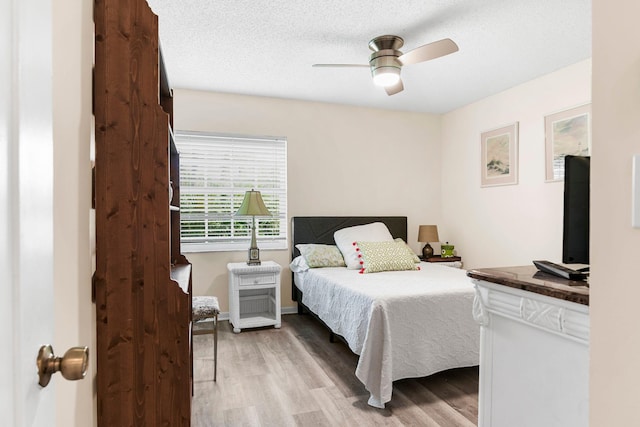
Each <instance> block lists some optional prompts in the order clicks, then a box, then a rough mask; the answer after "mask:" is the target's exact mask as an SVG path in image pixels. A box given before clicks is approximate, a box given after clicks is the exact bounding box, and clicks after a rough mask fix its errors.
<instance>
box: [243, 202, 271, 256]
mask: <svg viewBox="0 0 640 427" xmlns="http://www.w3.org/2000/svg"><path fill="white" fill-rule="evenodd" d="M235 216H251V217H252V219H253V222H252V224H251V247H250V248H249V259H248V260H247V265H260V249H258V245H257V243H256V216H271V212H269V209H267V207H266V206H265V205H264V201H262V195H261V194H260V192H259V191H255V190H253V189H251V191H247V192H246V193H244V200H243V201H242V205H240V209H238V212H236V215H235Z"/></svg>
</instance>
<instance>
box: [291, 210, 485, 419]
mask: <svg viewBox="0 0 640 427" xmlns="http://www.w3.org/2000/svg"><path fill="white" fill-rule="evenodd" d="M374 222H382V223H383V224H385V225H386V226H387V228H388V230H389V232H390V233H391V235H392V236H393V238H400V239H402V240H404V241H405V242H406V241H407V218H406V217H395V216H394V217H389V216H383V217H369V216H367V217H294V218H292V233H293V234H292V243H293V244H292V272H293V273H292V274H293V280H292V298H293V300H294V301H297V302H298V313H303V312H304V311H308V312H310V313H311V314H313V315H314V316H316V317H317V318H318V319H319V320H321V321H322V322H323V323H324V324H325V325H326V326H327V327H328V328H329V329H330V331H331V332H332V333H334V334H337V335H339V336H340V337H342V338H343V339H344V340H345V342H346V343H347V345H348V346H349V348H350V349H351V350H352V351H353V352H354V353H355V354H357V355H359V359H358V365H357V367H356V372H355V374H356V376H357V378H358V379H359V380H360V381H361V382H362V383H363V384H364V386H365V387H366V389H367V390H368V391H369V393H370V398H369V401H368V403H369V405H371V406H374V407H377V408H384V407H385V403H387V402H389V401H390V400H391V395H392V389H393V381H395V380H399V379H402V378H415V377H424V376H428V375H431V374H434V373H436V372H440V371H444V370H447V369H452V368H459V367H467V366H475V365H478V358H479V338H480V329H479V326H478V324H477V323H476V322H475V321H474V320H473V316H472V307H473V300H474V288H473V284H472V283H471V281H470V280H469V278H468V277H467V276H466V272H465V271H464V270H461V269H456V268H451V267H447V266H443V265H438V264H437V263H426V262H421V263H420V264H416V265H417V266H419V269H418V270H409V271H384V272H377V273H375V274H361V272H360V271H358V270H354V269H347V268H346V267H324V268H306V269H302V271H301V270H300V269H299V268H298V267H297V266H296V267H294V264H295V262H296V261H297V260H300V259H301V258H302V257H300V258H298V257H299V256H300V251H299V250H298V248H297V247H296V245H300V244H322V245H335V242H334V232H335V231H337V230H341V229H344V228H347V227H353V226H358V225H362V224H370V223H374ZM345 259H346V258H345ZM294 270H296V271H295V272H294Z"/></svg>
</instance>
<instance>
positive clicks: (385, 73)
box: [371, 67, 400, 87]
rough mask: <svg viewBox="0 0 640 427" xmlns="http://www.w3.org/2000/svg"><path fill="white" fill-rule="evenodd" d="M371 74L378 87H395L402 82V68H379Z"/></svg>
mask: <svg viewBox="0 0 640 427" xmlns="http://www.w3.org/2000/svg"><path fill="white" fill-rule="evenodd" d="M371 74H373V83H374V84H375V85H377V86H382V87H388V86H393V85H395V84H397V83H398V82H399V81H400V68H397V67H378V68H376V69H375V70H373V71H372V72H371Z"/></svg>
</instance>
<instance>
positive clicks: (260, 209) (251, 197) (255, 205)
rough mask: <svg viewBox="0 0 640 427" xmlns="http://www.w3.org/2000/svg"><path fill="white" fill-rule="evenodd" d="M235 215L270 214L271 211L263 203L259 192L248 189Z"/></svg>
mask: <svg viewBox="0 0 640 427" xmlns="http://www.w3.org/2000/svg"><path fill="white" fill-rule="evenodd" d="M236 216H271V212H269V209H267V207H266V206H265V205H264V201H262V195H261V194H260V192H259V191H256V190H250V191H247V192H246V193H244V200H243V201H242V204H241V205H240V209H238V212H236Z"/></svg>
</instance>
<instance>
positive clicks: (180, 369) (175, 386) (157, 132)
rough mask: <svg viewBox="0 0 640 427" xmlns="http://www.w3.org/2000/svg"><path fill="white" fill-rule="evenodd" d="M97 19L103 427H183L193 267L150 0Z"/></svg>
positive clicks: (103, 0)
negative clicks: (183, 231) (184, 245)
mask: <svg viewBox="0 0 640 427" xmlns="http://www.w3.org/2000/svg"><path fill="white" fill-rule="evenodd" d="M94 20H95V72H94V114H95V138H96V159H95V215H96V272H95V276H94V286H95V289H94V295H95V303H96V317H97V319H96V328H97V349H96V357H97V379H96V380H97V405H98V425H99V426H125V425H149V426H162V425H168V426H186V425H190V418H191V381H192V379H191V372H192V371H191V364H192V359H191V348H190V345H191V343H190V328H191V265H190V264H189V262H188V261H187V259H186V258H185V257H184V256H183V255H182V253H181V250H180V211H179V200H180V188H179V176H178V169H179V156H178V153H177V151H176V149H175V146H174V145H173V141H172V132H171V127H172V115H173V101H172V93H171V89H170V86H169V81H168V79H167V76H166V73H165V72H164V66H163V61H162V57H161V52H160V47H159V40H158V18H157V16H156V15H154V14H153V12H152V11H151V9H150V8H149V6H148V4H147V2H146V0H95V2H94ZM171 182H172V183H173V201H172V203H171V204H172V205H173V206H174V207H173V208H170V200H169V191H170V190H169V186H170V183H171Z"/></svg>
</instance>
